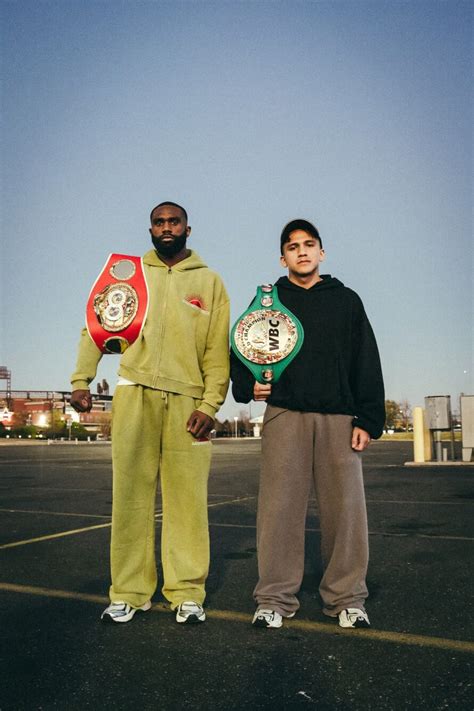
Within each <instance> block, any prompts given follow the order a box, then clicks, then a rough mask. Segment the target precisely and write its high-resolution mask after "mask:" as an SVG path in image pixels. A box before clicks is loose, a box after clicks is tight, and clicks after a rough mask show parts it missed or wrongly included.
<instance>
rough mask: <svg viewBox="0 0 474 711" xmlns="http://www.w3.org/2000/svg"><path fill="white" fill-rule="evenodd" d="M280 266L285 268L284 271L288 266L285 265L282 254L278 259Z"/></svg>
mask: <svg viewBox="0 0 474 711" xmlns="http://www.w3.org/2000/svg"><path fill="white" fill-rule="evenodd" d="M280 264H281V266H282V267H285V269H286V268H287V266H288V264H287V263H286V259H285V256H284V255H283V254H282V255H281V257H280Z"/></svg>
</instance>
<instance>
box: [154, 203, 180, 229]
mask: <svg viewBox="0 0 474 711" xmlns="http://www.w3.org/2000/svg"><path fill="white" fill-rule="evenodd" d="M163 205H173V207H178V208H179V209H180V210H181V212H182V213H183V215H184V217H185V220H186V223H187V222H188V213H187V212H186V210H185V209H184V207H181V205H178V203H177V202H171V200H165V201H164V202H160V204H159V205H155V207H154V208H153V210H152V211H151V212H150V222H151V220H152V217H153V213H154V212H155V210H156V209H157V208H159V207H163Z"/></svg>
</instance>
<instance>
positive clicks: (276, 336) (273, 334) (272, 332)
mask: <svg viewBox="0 0 474 711" xmlns="http://www.w3.org/2000/svg"><path fill="white" fill-rule="evenodd" d="M268 323H269V325H270V326H271V328H269V329H268V344H269V347H270V350H271V351H277V350H279V349H280V331H279V328H278V326H279V325H280V322H279V321H276V320H275V319H270V320H269V321H268Z"/></svg>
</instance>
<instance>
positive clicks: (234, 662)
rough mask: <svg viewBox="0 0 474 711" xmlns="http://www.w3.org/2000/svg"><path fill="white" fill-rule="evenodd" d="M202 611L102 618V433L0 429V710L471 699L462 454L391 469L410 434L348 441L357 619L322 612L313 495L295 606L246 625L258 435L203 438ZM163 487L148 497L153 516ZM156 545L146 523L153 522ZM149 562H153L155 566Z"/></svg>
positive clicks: (344, 705)
mask: <svg viewBox="0 0 474 711" xmlns="http://www.w3.org/2000/svg"><path fill="white" fill-rule="evenodd" d="M213 447H214V454H213V465H212V471H211V478H210V486H209V492H210V493H209V519H210V531H211V556H212V561H211V572H210V576H209V580H208V585H207V590H208V597H207V600H206V611H207V615H208V619H207V621H206V623H205V624H203V625H193V626H186V625H185V626H182V625H177V624H176V622H175V621H174V616H173V615H172V614H171V613H170V611H169V610H168V609H167V607H166V605H165V602H164V600H163V598H162V597H161V594H160V593H159V591H158V592H157V593H156V595H155V598H154V600H153V603H154V604H153V608H152V609H151V610H150V611H149V612H147V613H142V614H140V615H139V614H137V615H136V616H135V618H134V619H133V621H132V622H131V623H129V624H124V625H118V624H115V625H110V624H109V625H105V624H103V623H101V622H100V620H99V618H100V613H101V612H102V610H103V608H104V607H105V606H106V604H107V600H108V599H107V590H108V585H109V573H108V546H109V536H110V511H111V462H110V445H109V444H106V443H91V444H78V445H75V444H73V443H68V442H64V443H61V444H51V445H48V444H46V443H41V444H33V443H28V444H26V443H25V444H17V443H8V444H7V443H6V442H3V443H2V444H0V488H1V499H0V513H1V518H0V520H1V522H2V523H1V526H0V563H1V568H0V570H1V573H0V581H1V582H0V596H1V607H0V610H1V623H0V624H1V630H2V642H3V645H2V647H3V650H2V657H3V659H2V663H1V669H2V679H1V684H0V709H1V711H7V710H8V711H10V710H12V709H14V710H15V711H17V710H18V711H23V710H28V711H35V710H49V709H61V710H64V711H76V710H78V711H79V709H81V710H82V709H96V710H100V711H101V710H102V709H104V710H105V709H107V710H109V709H113V710H114V711H125V710H128V709H141V710H143V711H148V710H152V709H153V710H157V711H171V710H175V709H176V710H180V709H193V710H196V711H200V710H207V709H209V710H211V709H212V711H220V710H227V709H229V710H233V709H235V710H240V709H250V710H252V709H275V710H277V711H279V710H280V709H282V710H286V709H290V710H291V709H304V708H307V709H318V710H319V711H326V710H328V711H329V710H332V709H344V710H346V709H347V710H349V709H351V710H355V711H359V710H360V711H362V710H364V711H366V710H371V709H390V710H393V711H403V710H404V709H427V710H428V709H429V710H430V711H437V710H441V709H456V711H459V710H461V711H464V710H465V709H466V710H467V709H469V710H471V709H473V708H474V694H473V688H472V685H471V684H472V675H471V669H472V662H473V659H474V642H473V637H474V634H473V633H474V625H473V611H472V551H473V542H474V523H473V515H472V514H473V492H474V486H473V481H474V468H472V467H470V468H469V467H461V466H444V467H429V466H426V465H425V466H423V467H405V466H404V462H406V461H409V460H410V459H412V446H411V444H410V443H408V442H393V443H392V442H375V443H373V444H372V445H371V447H370V449H369V450H368V452H367V453H366V454H365V455H364V462H365V464H364V470H365V482H366V496H367V508H368V515H369V530H370V555H371V558H370V568H369V576H368V586H369V591H370V598H369V600H368V604H367V610H368V613H369V616H370V620H371V623H372V628H371V629H370V630H342V629H341V628H339V627H338V626H337V623H336V622H335V621H332V620H330V619H328V618H326V617H325V616H324V615H323V614H322V612H321V603H320V599H319V596H318V582H319V579H320V577H321V563H320V559H319V552H318V551H319V535H320V534H319V525H318V517H317V510H316V504H315V502H314V501H311V502H310V507H309V511H308V519H307V555H306V572H305V578H304V581H303V586H302V590H301V593H300V602H301V609H300V611H299V612H298V615H297V617H296V618H295V619H294V620H289V621H286V622H285V624H284V627H283V628H282V629H280V630H268V629H255V628H253V627H252V625H251V619H252V614H253V611H254V604H253V600H252V590H253V586H254V584H255V581H256V574H257V561H256V549H255V514H256V503H257V492H258V469H259V459H260V443H259V441H258V440H250V439H249V440H245V439H242V440H234V439H231V440H220V441H217V442H215V443H214V445H213ZM160 515H161V502H160V499H159V497H158V499H157V502H156V518H157V527H158V528H159V527H160ZM157 546H158V549H157V559H158V560H159V531H158V535H157ZM159 572H160V571H159Z"/></svg>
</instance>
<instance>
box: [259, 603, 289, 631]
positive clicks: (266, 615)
mask: <svg viewBox="0 0 474 711" xmlns="http://www.w3.org/2000/svg"><path fill="white" fill-rule="evenodd" d="M295 614H296V613H295V612H292V613H291V614H289V615H285V617H287V618H288V619H289V618H290V617H294V616H295ZM252 624H253V625H255V627H274V628H278V627H281V626H282V624H283V616H282V615H280V613H279V612H277V611H276V610H268V609H267V608H264V607H260V608H259V609H258V610H257V611H256V612H255V615H254V616H253V620H252Z"/></svg>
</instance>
